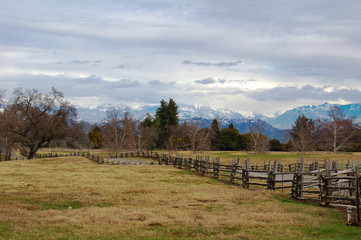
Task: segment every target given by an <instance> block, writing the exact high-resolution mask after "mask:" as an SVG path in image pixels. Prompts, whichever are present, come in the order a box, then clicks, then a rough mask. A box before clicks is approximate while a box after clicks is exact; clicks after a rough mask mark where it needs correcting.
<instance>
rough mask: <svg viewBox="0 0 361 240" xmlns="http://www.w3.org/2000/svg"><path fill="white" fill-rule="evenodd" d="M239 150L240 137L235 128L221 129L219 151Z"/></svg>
mask: <svg viewBox="0 0 361 240" xmlns="http://www.w3.org/2000/svg"><path fill="white" fill-rule="evenodd" d="M240 148H241V135H240V134H239V132H238V129H236V128H223V129H222V130H221V131H220V143H219V149H220V150H237V149H240Z"/></svg>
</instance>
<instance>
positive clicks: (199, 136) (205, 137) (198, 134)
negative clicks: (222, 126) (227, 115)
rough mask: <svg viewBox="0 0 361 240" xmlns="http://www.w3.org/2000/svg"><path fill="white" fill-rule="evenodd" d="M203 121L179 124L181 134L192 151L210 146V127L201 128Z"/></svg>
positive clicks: (206, 148)
mask: <svg viewBox="0 0 361 240" xmlns="http://www.w3.org/2000/svg"><path fill="white" fill-rule="evenodd" d="M202 125H204V123H201V122H199V121H189V122H184V123H183V124H182V126H181V128H182V132H183V135H184V136H185V138H186V139H187V141H188V142H189V147H190V149H191V150H192V151H193V152H197V151H201V150H208V149H210V148H211V137H212V132H211V128H201V126H202Z"/></svg>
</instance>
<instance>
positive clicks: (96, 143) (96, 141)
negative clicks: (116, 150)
mask: <svg viewBox="0 0 361 240" xmlns="http://www.w3.org/2000/svg"><path fill="white" fill-rule="evenodd" d="M88 137H89V140H90V142H91V143H92V145H93V148H94V149H99V148H101V147H102V146H103V137H102V130H101V129H100V128H99V127H98V126H95V127H93V128H92V130H91V131H90V132H89V133H88Z"/></svg>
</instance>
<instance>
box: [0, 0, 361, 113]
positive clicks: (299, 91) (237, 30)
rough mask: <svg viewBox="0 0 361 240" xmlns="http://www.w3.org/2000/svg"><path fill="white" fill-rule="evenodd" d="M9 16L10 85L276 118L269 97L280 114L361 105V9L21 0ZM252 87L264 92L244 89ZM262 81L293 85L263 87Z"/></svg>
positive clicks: (1, 44)
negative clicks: (328, 104) (333, 104)
mask: <svg viewBox="0 0 361 240" xmlns="http://www.w3.org/2000/svg"><path fill="white" fill-rule="evenodd" d="M1 9H2V10H3V11H2V17H1V19H0V36H1V38H0V55H1V69H0V81H1V85H2V87H3V88H7V89H12V88H13V87H15V86H24V87H35V88H39V89H42V88H44V87H46V88H48V87H51V86H56V87H59V89H69V90H66V91H68V92H69V95H70V96H72V97H74V96H77V94H78V95H79V96H85V95H93V96H98V97H99V98H104V99H111V100H112V101H113V100H114V99H120V98H123V97H124V98H128V99H132V101H144V102H147V103H152V102H154V101H155V100H156V101H155V102H156V103H158V101H159V98H160V99H162V98H168V97H173V96H178V97H179V99H184V101H185V102H186V101H192V103H198V101H199V102H202V101H203V102H209V101H207V95H208V94H214V95H215V96H216V95H217V94H218V95H219V94H222V97H223V99H224V100H222V99H218V101H217V102H216V101H214V103H212V104H218V107H221V106H219V105H220V104H223V105H224V106H225V107H228V104H232V106H236V107H239V108H245V106H247V107H249V106H251V103H252V104H253V105H252V107H253V106H256V105H257V104H258V109H257V110H258V111H261V109H262V108H263V109H265V110H269V108H270V107H269V106H265V104H264V99H267V100H270V102H272V101H273V102H276V101H277V103H278V104H277V106H276V105H275V106H273V108H277V111H282V110H283V109H284V108H285V106H288V107H289V106H291V105H292V104H294V102H295V101H298V102H297V105H300V104H302V103H304V102H307V103H311V104H313V103H312V102H311V101H331V100H332V101H338V99H343V100H347V101H357V102H359V101H360V100H359V99H361V98H359V96H360V95H359V91H358V90H356V89H357V88H359V83H360V79H361V70H360V66H359V65H360V64H359V62H360V61H359V60H360V49H361V41H360V39H361V28H357V27H355V26H357V24H358V23H359V22H360V21H361V15H360V14H359V13H360V12H361V2H357V1H354V2H353V3H352V4H345V3H344V2H341V1H334V0H331V1H330V0H318V1H311V0H304V1H285V0H275V1H272V2H271V1H265V0H255V1H251V2H249V1H228V0H227V1H226V2H221V1H205V0H199V1H197V2H189V1H187V2H181V1H172V2H168V1H147V0H139V1H122V2H119V1H111V0H104V1H87V3H86V4H84V2H83V1H69V0H64V1H53V2H52V3H51V4H44V1H42V0H33V1H21V0H12V1H3V2H2V3H1ZM240 13H242V14H240ZM94 16H97V17H96V18H94ZM100 59H101V60H100ZM199 59H201V60H199ZM239 59H242V61H240V60H239ZM236 60H238V61H236ZM54 63H56V64H54ZM190 66H192V67H190ZM193 66H196V67H193ZM115 69H122V70H115ZM123 70H124V71H123ZM8 73H14V76H16V77H12V78H10V77H6V74H8ZM23 73H37V74H35V75H34V74H33V75H32V74H23ZM49 73H51V75H53V76H48V75H47V74H49ZM62 73H64V75H62ZM21 74H23V75H21ZM205 74H207V75H205ZM54 75H55V76H54ZM20 76H22V77H23V78H24V79H19V77H20ZM69 76H88V77H84V78H74V77H69ZM202 76H205V77H206V76H214V78H209V79H208V80H207V79H202V78H203V77H202ZM248 78H249V79H251V80H247V79H248ZM105 79H117V81H115V82H111V81H106V80H105ZM135 79H136V80H135ZM150 79H157V80H151V81H149V80H150ZM189 79H193V80H195V79H200V80H197V81H191V82H189ZM227 79H245V80H227ZM252 79H257V82H253V84H252V89H253V88H258V90H257V91H248V90H247V91H248V92H245V90H244V89H243V88H244V87H246V86H243V85H245V84H247V83H249V82H250V81H253V80H252ZM193 83H195V84H193ZM212 83H214V84H212ZM230 83H235V84H230ZM264 83H266V84H267V86H289V87H276V88H274V89H272V90H273V91H271V90H264V89H261V88H263V87H264V85H263V84H264ZM220 84H222V86H219V85H220ZM295 84H298V85H303V86H305V87H301V88H299V87H292V86H294V85H295ZM307 84H309V87H307ZM228 85H232V87H233V89H234V91H232V89H231V87H229V86H228ZM322 86H330V87H331V88H333V89H334V91H332V92H329V91H326V89H324V88H323V87H322ZM187 87H189V88H190V91H189V93H187V94H184V90H186V89H187ZM192 88H195V89H193V91H192ZM197 88H198V89H197ZM238 88H239V89H238ZM345 88H347V89H345ZM237 89H238V90H237ZM45 90H47V89H45ZM133 90H137V94H134V91H133ZM236 90H237V91H236ZM64 91H65V90H64ZM182 91H183V93H182ZM193 92H194V93H195V95H191V94H192V93H193ZM138 93H139V94H138ZM181 93H182V94H183V95H184V97H183V96H182V94H181ZM232 94H237V98H242V101H244V102H245V104H239V102H238V101H239V99H236V97H233V95H232ZM224 96H227V97H226V98H224ZM354 96H356V97H354ZM231 101H233V103H230V102H231ZM247 101H250V102H251V103H249V102H247Z"/></svg>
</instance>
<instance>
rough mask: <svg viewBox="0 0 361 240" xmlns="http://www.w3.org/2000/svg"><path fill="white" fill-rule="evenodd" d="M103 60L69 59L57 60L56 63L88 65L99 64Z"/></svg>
mask: <svg viewBox="0 0 361 240" xmlns="http://www.w3.org/2000/svg"><path fill="white" fill-rule="evenodd" d="M101 62H102V61H101V60H96V61H88V60H69V61H66V62H55V63H54V64H59V65H61V64H79V65H86V64H92V65H97V64H99V63H101Z"/></svg>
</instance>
